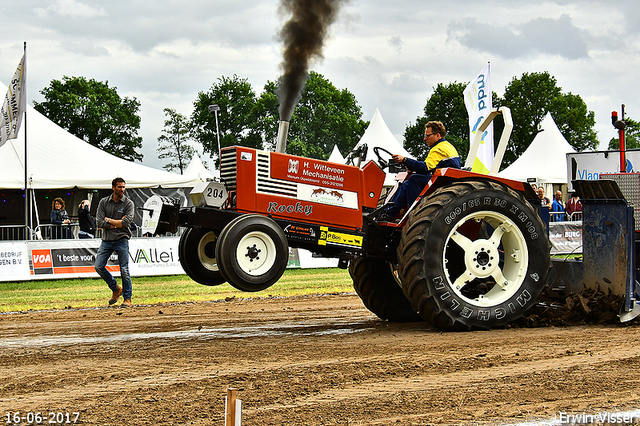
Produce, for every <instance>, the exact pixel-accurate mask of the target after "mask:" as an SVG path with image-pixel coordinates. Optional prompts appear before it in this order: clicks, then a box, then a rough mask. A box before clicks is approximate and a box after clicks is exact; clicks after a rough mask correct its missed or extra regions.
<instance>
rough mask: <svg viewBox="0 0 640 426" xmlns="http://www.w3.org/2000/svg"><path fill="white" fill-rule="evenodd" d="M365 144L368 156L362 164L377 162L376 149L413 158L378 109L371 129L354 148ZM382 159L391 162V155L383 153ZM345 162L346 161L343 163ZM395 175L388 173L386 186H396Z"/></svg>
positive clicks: (368, 129) (370, 124) (366, 131)
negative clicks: (371, 161)
mask: <svg viewBox="0 0 640 426" xmlns="http://www.w3.org/2000/svg"><path fill="white" fill-rule="evenodd" d="M363 144H367V156H366V158H365V160H364V161H363V162H362V164H363V165H364V164H366V163H367V162H368V161H369V160H374V161H375V160H377V158H378V157H377V156H376V154H375V153H374V152H373V148H374V147H380V148H384V149H386V150H387V151H389V152H390V153H391V154H401V155H402V156H404V157H411V154H409V152H407V150H406V149H404V148H403V147H402V145H401V144H400V142H398V140H397V139H396V137H395V136H393V133H391V130H389V127H387V123H385V121H384V119H383V118H382V114H380V110H378V109H377V108H376V112H375V113H374V114H373V118H372V119H371V122H369V127H367V130H365V132H364V135H362V138H360V141H359V142H358V143H357V144H356V146H355V147H354V150H355V149H358V148H360V146H362V145H363ZM381 155H382V158H384V159H385V160H389V158H390V157H389V154H386V153H384V152H383V153H381ZM343 162H344V161H343ZM385 171H386V170H385ZM395 177H396V175H395V173H387V177H386V179H385V182H384V184H385V185H386V186H393V185H395V183H396V182H395Z"/></svg>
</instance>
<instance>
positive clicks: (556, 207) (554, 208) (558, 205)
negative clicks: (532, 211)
mask: <svg viewBox="0 0 640 426" xmlns="http://www.w3.org/2000/svg"><path fill="white" fill-rule="evenodd" d="M551 212H553V213H555V214H553V215H551V221H552V222H563V221H564V203H563V202H562V191H556V196H555V197H554V199H553V203H552V204H551Z"/></svg>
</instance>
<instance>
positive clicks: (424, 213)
mask: <svg viewBox="0 0 640 426" xmlns="http://www.w3.org/2000/svg"><path fill="white" fill-rule="evenodd" d="M374 152H375V153H376V156H377V159H378V160H377V162H374V161H370V162H368V163H367V164H365V165H364V167H362V168H360V167H356V166H353V165H344V164H337V163H330V162H327V161H319V160H313V159H309V158H302V157H296V156H293V155H287V154H283V153H278V152H267V151H259V150H255V149H251V148H244V147H231V148H225V149H223V150H222V152H221V181H222V182H210V183H204V184H202V186H200V187H196V188H194V190H193V191H192V195H191V197H192V200H193V201H194V204H195V205H194V206H192V207H183V208H179V206H177V205H166V206H164V208H163V211H162V213H161V217H160V221H161V223H162V224H163V228H162V231H161V232H163V231H167V230H169V231H173V232H175V230H176V229H177V227H178V225H179V226H183V227H186V228H187V229H186V231H185V232H184V233H183V234H182V237H181V239H180V246H179V258H180V262H181V264H182V266H183V268H184V270H185V271H186V273H187V274H188V275H189V276H190V277H191V278H193V279H194V280H195V281H197V282H199V283H201V284H204V285H217V284H221V283H223V282H229V283H230V284H231V285H232V286H234V287H235V288H237V289H239V290H243V291H260V290H264V289H266V288H267V287H269V286H271V285H272V284H274V283H275V282H276V281H277V280H278V279H279V278H280V277H281V275H282V274H283V272H284V270H285V268H286V266H287V263H288V254H289V247H297V248H302V249H307V250H310V251H311V252H314V253H318V254H320V255H322V256H325V257H331V258H338V259H339V266H341V267H343V268H346V267H348V268H349V273H350V275H351V277H352V278H353V283H354V287H355V290H356V292H357V293H358V295H359V296H360V297H361V298H362V301H363V302H364V304H365V306H366V307H367V308H368V309H369V310H371V311H372V312H373V313H375V314H376V315H377V316H379V317H380V318H382V319H385V320H389V321H421V320H427V321H429V322H430V323H431V324H433V325H434V326H436V327H438V328H440V329H443V330H471V329H488V328H491V327H496V326H502V325H505V324H508V323H509V322H511V321H513V320H515V319H517V318H519V317H521V316H523V315H524V314H525V312H527V310H528V309H529V308H530V307H531V306H532V305H533V304H534V303H535V302H536V300H537V298H538V296H539V295H540V293H541V291H542V289H543V287H544V286H545V285H546V283H547V273H548V271H549V267H550V257H549V240H548V237H547V232H546V228H545V225H544V223H543V222H542V220H541V219H540V217H539V215H538V210H539V207H537V205H538V204H537V203H536V202H535V198H536V196H535V193H534V192H533V190H532V189H531V187H530V186H529V185H528V184H525V183H522V182H515V181H510V180H505V179H500V178H497V177H490V176H487V175H481V174H476V173H472V172H468V171H464V170H457V169H441V170H438V171H436V173H435V174H434V175H433V177H432V179H431V181H430V183H429V185H428V186H427V187H426V188H425V189H424V190H423V192H422V193H421V195H420V197H419V198H418V199H417V200H416V201H415V202H414V203H413V205H411V206H410V207H409V209H408V211H407V212H406V213H405V214H404V216H403V217H402V218H401V220H400V221H399V223H396V222H384V221H380V220H379V219H378V218H379V216H381V215H380V213H381V211H382V207H380V206H381V204H382V202H381V201H380V200H381V198H382V197H383V183H384V179H385V172H384V171H383V170H384V169H385V168H387V167H393V164H390V163H391V161H390V160H387V159H390V156H391V155H390V153H389V152H384V150H381V149H379V148H374ZM385 158H387V159H385ZM534 206H535V207H534Z"/></svg>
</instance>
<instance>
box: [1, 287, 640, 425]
mask: <svg viewBox="0 0 640 426" xmlns="http://www.w3.org/2000/svg"><path fill="white" fill-rule="evenodd" d="M105 302H106V296H105ZM134 302H135V300H134ZM574 302H575V301H574ZM581 304H584V306H587V305H588V304H587V301H586V300H585V301H584V303H582V302H581V301H580V300H578V301H577V303H575V304H573V305H572V306H571V308H573V307H574V306H577V305H581ZM548 310H549V309H538V310H537V312H536V313H535V314H534V315H537V317H535V318H533V319H532V318H530V319H529V320H528V322H527V321H522V322H521V323H520V324H518V325H516V326H513V327H510V328H507V329H500V330H491V331H477V332H469V333H443V332H440V331H438V330H435V329H433V328H432V327H430V326H429V325H428V324H426V323H407V324H397V323H388V322H384V321H380V320H379V319H377V318H376V317H375V316H374V315H373V314H371V313H370V312H369V311H367V310H366V309H365V308H364V307H363V305H362V303H361V301H360V299H358V297H357V296H355V295H353V294H341V295H327V296H313V297H293V298H260V299H247V300H240V299H233V300H227V301H222V302H209V303H193V304H191V303H186V304H167V305H153V306H136V307H134V308H130V309H122V308H102V309H80V310H76V309H67V310H62V311H46V312H43V311H38V312H24V313H11V314H3V315H0V372H1V374H0V415H1V416H3V417H2V418H1V419H0V421H1V422H2V423H7V420H9V421H13V419H14V414H15V413H16V412H19V413H20V415H19V416H26V415H27V414H28V413H42V416H43V418H42V424H45V423H46V424H49V420H50V419H52V418H53V419H54V420H55V419H58V420H59V419H60V418H62V417H60V416H58V417H55V416H53V417H52V416H51V415H49V413H62V414H63V415H65V414H66V413H69V414H70V416H69V418H70V420H71V421H73V420H76V415H74V414H73V413H79V414H78V415H77V423H76V424H92V425H224V397H225V395H226V391H227V389H228V388H235V389H237V395H238V398H239V399H241V400H242V405H243V414H242V424H243V425H260V426H263V425H467V424H468V425H476V424H477V425H485V424H517V423H523V422H536V421H540V420H541V419H542V420H545V419H546V420H548V419H554V418H556V419H557V418H560V417H559V416H562V415H563V414H562V413H565V414H564V415H572V414H582V413H593V414H596V413H601V412H612V411H613V412H615V411H620V410H621V411H624V410H633V409H637V408H638V407H639V404H640V374H638V366H639V365H640V346H639V345H638V342H640V327H638V322H637V320H635V321H633V322H631V323H630V324H626V325H622V324H617V323H615V322H611V321H608V323H606V324H598V323H597V322H595V323H594V321H584V318H583V319H581V322H579V323H577V324H576V323H574V324H573V325H572V324H571V323H569V322H566V321H564V322H560V324H561V325H559V326H558V325H554V324H558V321H556V320H553V321H552V320H541V319H540V318H541V317H544V315H547V314H545V313H544V312H546V311H548ZM587 310H589V311H590V312H591V311H592V309H590V308H589V307H588V306H587ZM559 317H562V315H559V314H554V315H553V316H552V317H551V318H555V319H557V318H559ZM531 325H534V326H531ZM539 325H546V326H544V327H543V326H539ZM7 416H9V417H7ZM30 418H32V419H34V418H36V417H34V414H30ZM66 419H67V417H64V420H65V421H66ZM10 424H11V423H10ZM21 424H26V421H23V422H22V423H21ZM547 424H548V423H547ZM558 424H559V423H558Z"/></svg>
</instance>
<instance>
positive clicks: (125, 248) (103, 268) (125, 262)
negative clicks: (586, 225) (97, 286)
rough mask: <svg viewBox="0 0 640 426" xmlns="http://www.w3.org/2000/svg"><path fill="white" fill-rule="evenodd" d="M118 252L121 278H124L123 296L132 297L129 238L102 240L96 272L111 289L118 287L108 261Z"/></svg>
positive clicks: (97, 257) (114, 289)
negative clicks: (108, 268)
mask: <svg viewBox="0 0 640 426" xmlns="http://www.w3.org/2000/svg"><path fill="white" fill-rule="evenodd" d="M114 251H115V252H116V253H117V254H118V263H119V264H120V278H122V297H123V298H124V299H125V300H126V299H131V293H132V289H131V275H130V274H129V239H127V238H120V239H119V240H115V241H102V244H100V248H99V249H98V254H97V255H96V265H95V268H96V272H97V273H98V275H100V277H101V278H102V279H103V280H105V281H106V283H107V284H108V285H109V288H110V289H111V291H116V290H117V289H118V284H117V283H116V279H115V278H113V275H111V273H110V272H109V271H108V270H107V261H108V260H109V257H111V254H112V253H113V252H114Z"/></svg>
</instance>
